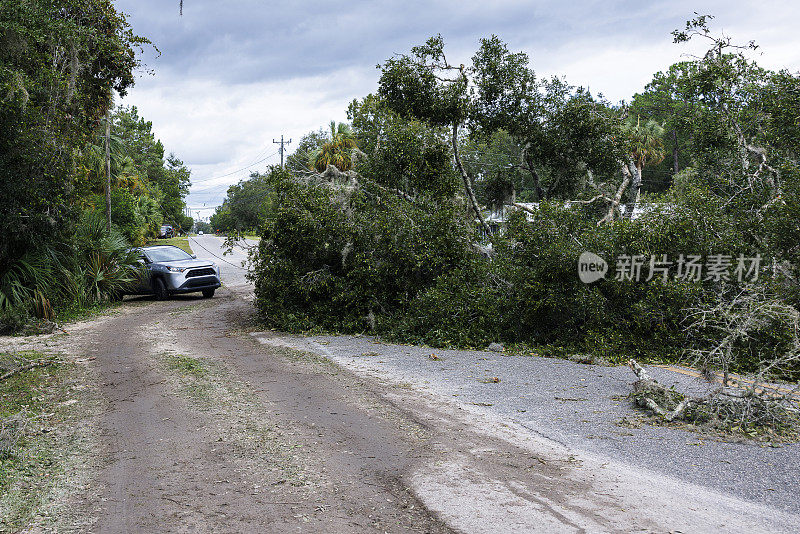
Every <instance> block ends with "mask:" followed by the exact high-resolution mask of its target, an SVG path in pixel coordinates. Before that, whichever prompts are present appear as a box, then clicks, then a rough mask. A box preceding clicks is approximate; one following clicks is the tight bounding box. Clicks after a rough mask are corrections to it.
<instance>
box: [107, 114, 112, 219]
mask: <svg viewBox="0 0 800 534" xmlns="http://www.w3.org/2000/svg"><path fill="white" fill-rule="evenodd" d="M106 218H107V221H106V228H108V231H109V232H111V107H109V108H108V114H107V115H106Z"/></svg>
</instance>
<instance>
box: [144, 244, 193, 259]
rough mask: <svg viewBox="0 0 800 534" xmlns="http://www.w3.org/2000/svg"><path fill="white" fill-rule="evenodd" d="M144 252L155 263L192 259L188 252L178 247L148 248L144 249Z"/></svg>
mask: <svg viewBox="0 0 800 534" xmlns="http://www.w3.org/2000/svg"><path fill="white" fill-rule="evenodd" d="M144 253H145V254H146V255H147V257H148V258H149V259H150V261H153V262H156V263H157V262H162V261H179V260H191V259H192V257H191V256H190V255H189V254H187V253H186V252H184V251H183V250H181V249H179V248H178V247H158V248H149V249H147V250H145V251H144Z"/></svg>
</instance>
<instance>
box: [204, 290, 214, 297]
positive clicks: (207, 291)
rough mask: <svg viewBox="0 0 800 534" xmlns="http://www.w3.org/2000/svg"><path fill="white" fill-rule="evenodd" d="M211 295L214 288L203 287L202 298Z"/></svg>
mask: <svg viewBox="0 0 800 534" xmlns="http://www.w3.org/2000/svg"><path fill="white" fill-rule="evenodd" d="M213 296H214V290H213V289H204V290H203V298H204V299H210V298H211V297H213Z"/></svg>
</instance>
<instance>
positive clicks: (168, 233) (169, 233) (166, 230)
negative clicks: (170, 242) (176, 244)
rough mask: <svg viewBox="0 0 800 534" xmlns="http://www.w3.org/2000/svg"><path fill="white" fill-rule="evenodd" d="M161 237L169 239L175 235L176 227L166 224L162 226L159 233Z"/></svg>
mask: <svg viewBox="0 0 800 534" xmlns="http://www.w3.org/2000/svg"><path fill="white" fill-rule="evenodd" d="M158 237H159V238H160V239H169V238H170V237H175V229H174V228H173V227H172V226H170V225H168V224H165V225H163V226H162V227H161V233H160V234H159V235H158Z"/></svg>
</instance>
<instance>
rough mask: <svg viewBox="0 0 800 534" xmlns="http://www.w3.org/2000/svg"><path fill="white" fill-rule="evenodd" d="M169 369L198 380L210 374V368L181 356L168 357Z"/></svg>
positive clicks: (198, 361)
mask: <svg viewBox="0 0 800 534" xmlns="http://www.w3.org/2000/svg"><path fill="white" fill-rule="evenodd" d="M167 367H169V369H170V370H172V371H178V372H180V373H181V374H184V375H191V376H193V377H196V378H203V377H204V376H206V375H207V374H208V368H207V367H206V366H205V365H204V364H203V363H202V362H201V361H200V360H198V359H197V358H190V357H188V356H182V355H180V354H178V355H169V356H167Z"/></svg>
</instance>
